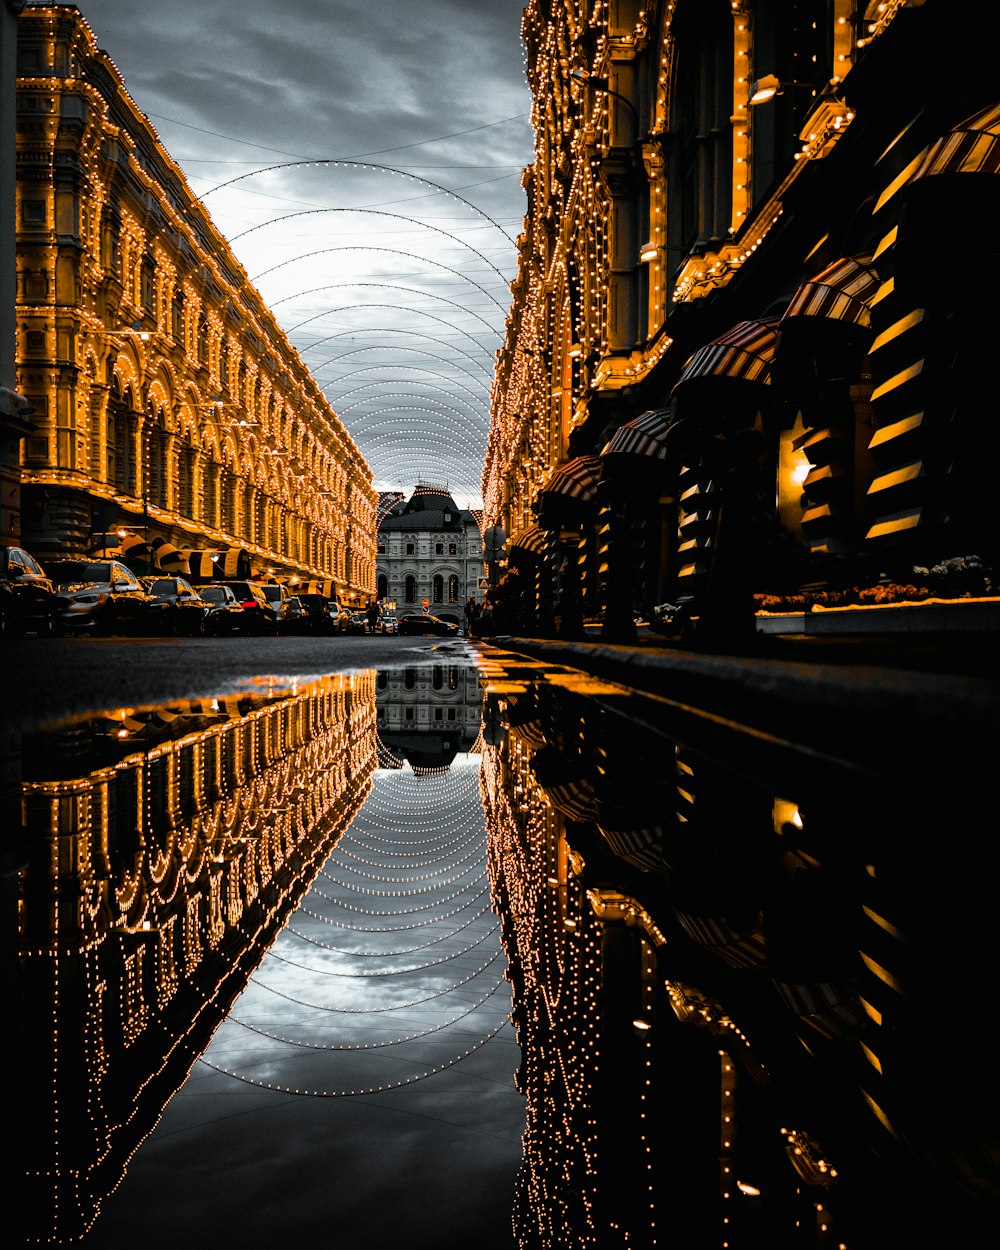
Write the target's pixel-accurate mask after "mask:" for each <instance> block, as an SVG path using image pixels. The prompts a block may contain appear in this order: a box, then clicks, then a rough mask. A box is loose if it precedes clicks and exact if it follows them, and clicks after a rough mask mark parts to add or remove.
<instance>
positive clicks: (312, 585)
mask: <svg viewBox="0 0 1000 1250" xmlns="http://www.w3.org/2000/svg"><path fill="white" fill-rule="evenodd" d="M298 593H299V594H300V595H322V596H323V598H324V599H336V597H337V589H336V587H335V586H334V584H333V578H332V577H328V578H326V579H325V580H324V581H315V580H313V581H311V582H300V583H299V586H298Z"/></svg>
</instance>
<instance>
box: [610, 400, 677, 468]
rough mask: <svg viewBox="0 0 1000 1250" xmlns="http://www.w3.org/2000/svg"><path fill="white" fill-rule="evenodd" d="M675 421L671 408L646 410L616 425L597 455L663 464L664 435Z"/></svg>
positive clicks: (665, 438)
mask: <svg viewBox="0 0 1000 1250" xmlns="http://www.w3.org/2000/svg"><path fill="white" fill-rule="evenodd" d="M679 419H680V418H679V417H678V416H677V414H676V412H675V411H674V409H673V408H650V409H649V410H648V411H647V412H643V413H640V415H639V416H638V417H633V418H632V420H631V421H626V422H625V424H624V425H620V426H619V427H618V429H617V430H615V432H614V434H612V436H611V438H610V440H609V441H608V443H607V444H606V446H605V448H604V450H603V451H602V452H601V455H602V456H644V457H646V458H647V459H650V460H666V458H667V431H668V430H669V429H670V427H671V426H672V425H674V424H675V423H676V422H677V421H678V420H679Z"/></svg>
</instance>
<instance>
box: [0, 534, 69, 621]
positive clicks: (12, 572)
mask: <svg viewBox="0 0 1000 1250" xmlns="http://www.w3.org/2000/svg"><path fill="white" fill-rule="evenodd" d="M55 629H56V592H55V587H54V585H53V583H52V579H51V578H50V577H48V576H47V575H46V573H45V571H44V569H43V568H42V566H41V565H40V564H39V563H38V561H37V560H36V559H35V557H34V556H33V555H31V554H30V553H29V552H27V551H25V550H24V548H23V547H0V633H2V634H27V633H33V634H39V635H43V634H45V635H47V634H52V633H55Z"/></svg>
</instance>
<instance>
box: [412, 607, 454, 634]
mask: <svg viewBox="0 0 1000 1250" xmlns="http://www.w3.org/2000/svg"><path fill="white" fill-rule="evenodd" d="M397 632H398V633H400V634H433V635H436V636H438V637H440V638H454V637H455V636H456V634H457V633H458V626H457V625H456V624H455V623H454V621H446V620H443V619H442V618H441V617H440V616H431V615H430V613H427V612H415V613H414V614H413V615H411V616H401V617H400V618H399V622H398V625H397Z"/></svg>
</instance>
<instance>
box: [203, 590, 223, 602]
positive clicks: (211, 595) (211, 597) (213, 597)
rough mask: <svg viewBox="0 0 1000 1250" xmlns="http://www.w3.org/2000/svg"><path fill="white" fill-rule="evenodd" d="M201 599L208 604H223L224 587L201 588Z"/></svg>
mask: <svg viewBox="0 0 1000 1250" xmlns="http://www.w3.org/2000/svg"><path fill="white" fill-rule="evenodd" d="M199 593H200V595H201V597H202V598H203V599H207V600H208V601H209V602H210V603H225V601H226V589H225V587H224V586H203V587H202V588H201V590H200V591H199Z"/></svg>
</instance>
